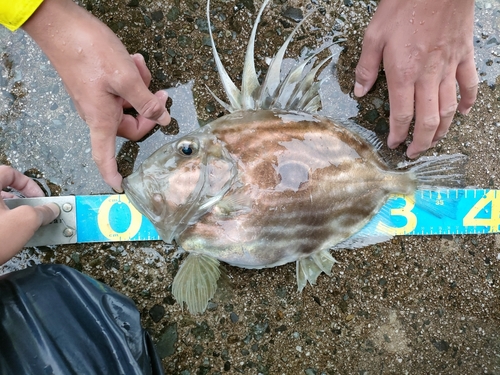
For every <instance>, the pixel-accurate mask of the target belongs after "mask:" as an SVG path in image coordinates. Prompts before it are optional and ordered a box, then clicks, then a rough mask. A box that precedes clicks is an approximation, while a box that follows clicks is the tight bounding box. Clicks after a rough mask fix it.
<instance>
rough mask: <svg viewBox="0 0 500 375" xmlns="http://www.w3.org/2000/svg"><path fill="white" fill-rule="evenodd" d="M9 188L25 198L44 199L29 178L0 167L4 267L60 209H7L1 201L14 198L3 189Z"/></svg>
mask: <svg viewBox="0 0 500 375" xmlns="http://www.w3.org/2000/svg"><path fill="white" fill-rule="evenodd" d="M6 187H12V188H14V189H16V190H17V191H19V192H20V193H22V194H23V195H25V196H26V197H43V192H42V189H40V187H39V186H38V185H37V183H36V182H35V181H33V180H32V179H31V178H29V177H26V176H25V175H23V174H22V173H21V172H19V171H16V170H15V169H12V168H10V167H8V166H6V165H0V192H1V195H0V196H1V198H0V244H1V245H0V264H4V263H5V262H7V261H8V260H9V259H10V258H12V257H13V256H14V255H16V254H17V252H19V251H20V250H21V249H22V248H23V246H24V245H26V243H27V242H28V241H29V240H30V238H31V237H33V234H34V233H35V232H36V231H37V229H38V228H40V227H41V226H42V225H47V224H49V223H50V222H51V221H53V220H55V219H56V218H57V217H58V216H59V213H60V209H59V206H58V205H57V204H55V203H50V204H47V205H43V206H37V207H31V206H19V207H16V208H14V209H12V210H10V209H9V208H8V207H7V205H6V204H5V202H4V201H3V199H2V198H13V197H14V195H13V194H11V193H6V192H5V191H2V189H4V188H6Z"/></svg>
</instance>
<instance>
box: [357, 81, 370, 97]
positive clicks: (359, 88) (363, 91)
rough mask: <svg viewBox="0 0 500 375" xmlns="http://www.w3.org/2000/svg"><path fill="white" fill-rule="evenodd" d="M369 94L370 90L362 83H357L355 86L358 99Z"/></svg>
mask: <svg viewBox="0 0 500 375" xmlns="http://www.w3.org/2000/svg"><path fill="white" fill-rule="evenodd" d="M367 92H368V90H367V89H366V88H365V87H364V86H363V85H362V84H361V83H358V82H356V83H355V84H354V95H355V96H357V97H358V98H359V97H362V96H364V95H365V94H366V93H367Z"/></svg>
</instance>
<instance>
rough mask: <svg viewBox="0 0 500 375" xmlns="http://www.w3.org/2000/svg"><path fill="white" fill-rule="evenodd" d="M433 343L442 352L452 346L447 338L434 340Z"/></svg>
mask: <svg viewBox="0 0 500 375" xmlns="http://www.w3.org/2000/svg"><path fill="white" fill-rule="evenodd" d="M432 345H434V347H435V348H436V349H437V350H439V351H440V352H446V351H448V349H449V348H450V344H448V342H446V341H445V340H439V341H434V342H433V343H432Z"/></svg>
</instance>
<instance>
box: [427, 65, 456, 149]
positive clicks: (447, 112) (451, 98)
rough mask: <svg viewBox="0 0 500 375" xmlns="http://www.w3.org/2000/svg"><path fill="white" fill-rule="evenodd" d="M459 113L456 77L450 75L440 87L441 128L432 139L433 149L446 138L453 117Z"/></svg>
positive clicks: (439, 127)
mask: <svg viewBox="0 0 500 375" xmlns="http://www.w3.org/2000/svg"><path fill="white" fill-rule="evenodd" d="M456 111H457V89H456V85H455V77H454V76H452V75H449V76H448V77H447V78H446V79H445V80H444V81H443V82H441V84H440V85H439V118H440V119H439V126H438V128H437V130H436V133H435V134H434V138H433V139H432V143H431V147H434V146H435V145H436V144H437V143H438V142H439V141H440V140H441V139H443V138H444V136H445V135H446V133H448V129H449V128H450V125H451V122H452V121H453V116H455V112H456Z"/></svg>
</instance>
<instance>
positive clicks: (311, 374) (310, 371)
mask: <svg viewBox="0 0 500 375" xmlns="http://www.w3.org/2000/svg"><path fill="white" fill-rule="evenodd" d="M304 373H305V374H306V375H316V374H317V373H318V370H316V369H315V368H307V369H305V370H304Z"/></svg>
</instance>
